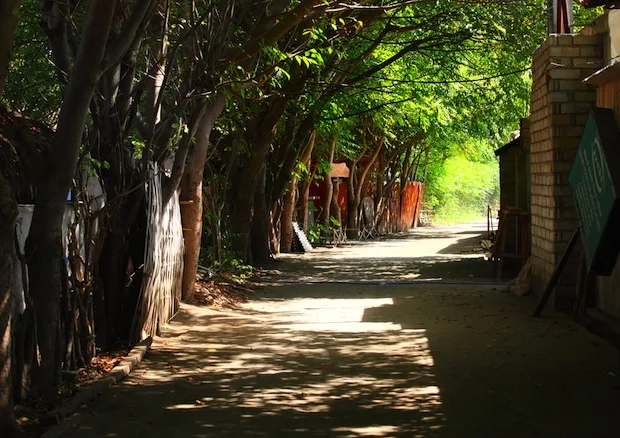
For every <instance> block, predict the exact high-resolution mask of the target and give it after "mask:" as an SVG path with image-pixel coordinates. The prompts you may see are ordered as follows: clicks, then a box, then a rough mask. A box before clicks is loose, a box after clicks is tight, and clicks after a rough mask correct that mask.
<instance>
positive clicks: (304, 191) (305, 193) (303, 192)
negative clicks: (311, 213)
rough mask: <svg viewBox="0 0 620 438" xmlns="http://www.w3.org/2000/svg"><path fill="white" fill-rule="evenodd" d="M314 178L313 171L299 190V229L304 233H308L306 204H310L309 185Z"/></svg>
mask: <svg viewBox="0 0 620 438" xmlns="http://www.w3.org/2000/svg"><path fill="white" fill-rule="evenodd" d="M313 178H314V171H313V172H312V174H311V175H310V179H309V180H308V181H306V182H304V183H303V184H302V186H301V189H300V190H299V192H300V193H299V204H300V207H299V215H300V216H301V228H302V229H303V230H304V233H307V232H308V225H309V224H308V203H309V202H310V184H312V179H313Z"/></svg>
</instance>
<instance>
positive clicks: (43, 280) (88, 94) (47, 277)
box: [26, 0, 114, 400]
mask: <svg viewBox="0 0 620 438" xmlns="http://www.w3.org/2000/svg"><path fill="white" fill-rule="evenodd" d="M113 15H114V8H110V5H109V3H108V0H93V1H92V2H91V3H90V6H89V9H88V12H87V16H86V19H85V21H84V32H83V37H82V41H81V43H80V46H79V49H78V55H77V58H76V62H75V68H74V70H73V72H72V74H71V78H70V81H69V85H68V87H67V90H66V93H65V98H64V101H63V105H62V108H61V110H60V115H59V118H58V128H57V130H56V134H55V135H54V137H53V138H52V146H51V150H50V154H49V163H48V165H49V167H48V172H47V175H46V177H45V178H44V180H43V181H42V182H41V183H40V184H39V186H38V193H37V196H36V200H35V209H34V214H33V217H32V224H31V227H30V234H29V235H28V240H27V242H26V254H27V256H26V257H27V259H28V260H29V263H28V268H29V279H30V290H31V296H32V300H33V307H34V312H35V320H36V328H37V341H38V347H39V355H40V365H39V366H38V367H37V368H36V369H35V375H34V377H35V379H36V380H35V382H36V385H37V387H38V389H39V391H40V394H41V395H42V396H43V398H44V399H47V400H52V399H54V398H55V396H56V390H57V388H58V386H59V384H60V363H61V357H62V354H61V347H60V345H61V337H60V295H61V291H62V275H61V269H65V266H64V258H63V248H62V222H63V215H64V211H65V203H66V198H67V193H68V192H69V189H70V188H71V184H72V181H73V177H74V174H75V169H76V166H77V162H78V155H79V150H80V145H81V142H82V134H83V132H84V126H85V125H86V118H87V114H88V110H89V105H90V101H91V98H92V95H93V93H94V91H95V87H96V85H97V83H98V80H99V77H100V75H101V73H102V71H101V68H102V64H103V58H104V52H105V47H106V43H107V40H108V34H109V32H110V27H111V23H112V17H113Z"/></svg>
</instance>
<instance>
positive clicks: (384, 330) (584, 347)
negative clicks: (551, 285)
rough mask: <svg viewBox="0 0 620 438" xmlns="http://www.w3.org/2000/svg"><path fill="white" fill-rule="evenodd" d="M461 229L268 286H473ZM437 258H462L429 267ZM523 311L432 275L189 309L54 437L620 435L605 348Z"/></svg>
mask: <svg viewBox="0 0 620 438" xmlns="http://www.w3.org/2000/svg"><path fill="white" fill-rule="evenodd" d="M463 231H466V230H460V231H458V230H457V231H456V232H455V230H450V231H445V232H443V231H440V230H432V231H428V230H425V231H422V232H419V233H417V234H415V235H413V236H409V237H402V238H399V239H393V240H388V241H385V242H382V243H379V244H377V243H372V244H369V245H367V244H363V245H354V246H352V247H350V248H345V249H338V250H335V251H333V252H330V253H328V252H325V251H323V252H317V253H315V254H313V255H312V256H309V257H308V256H291V257H289V258H288V260H287V262H285V263H281V264H279V265H278V268H279V269H281V270H282V271H283V273H282V276H281V277H280V278H285V279H289V280H291V279H293V278H294V274H293V269H292V268H295V269H299V270H300V271H301V277H302V278H305V279H307V280H330V279H337V280H341V279H342V278H343V277H342V272H343V271H344V272H346V278H347V279H352V280H354V281H356V282H357V281H365V280H377V279H386V281H391V280H399V279H402V280H405V281H409V280H411V279H412V278H413V279H422V278H425V277H426V278H429V277H431V278H443V279H451V280H461V279H464V280H470V279H471V278H472V277H469V275H472V274H473V275H474V278H476V279H484V275H483V274H484V273H485V272H488V271H487V269H488V265H483V264H479V265H477V264H476V263H478V262H481V260H479V259H476V258H473V257H463V255H462V254H460V253H459V252H458V251H457V250H456V249H458V248H461V247H462V246H463V245H464V246H465V247H467V246H468V245H469V243H464V242H463V240H465V239H470V240H471V238H472V236H471V234H469V233H467V232H463ZM433 233H437V235H438V236H439V237H441V238H442V239H443V238H445V239H446V240H445V241H444V242H443V243H441V244H439V243H438V240H439V239H437V240H433V241H427V240H426V239H425V238H424V236H428V235H429V234H433ZM459 233H462V234H459ZM447 235H448V236H452V237H449V238H448V237H445V236H447ZM454 245H456V246H454ZM459 245H460V246H459ZM385 248H390V249H389V251H387V252H386V251H384V249H385ZM422 248H426V249H425V250H423V249H422ZM447 248H450V249H447ZM455 248H456V249H455ZM430 249H432V250H433V251H434V253H435V254H437V255H433V253H431V252H427V253H426V255H425V254H424V251H430ZM442 251H448V253H457V254H458V256H455V258H456V259H461V260H465V261H460V262H458V261H457V262H454V264H450V263H449V262H447V261H446V262H441V265H442V266H445V269H438V268H437V267H432V266H426V265H427V264H428V265H430V264H431V263H430V262H431V261H432V259H434V260H443V258H444V257H449V255H448V254H447V253H443V252H442ZM360 254H367V255H369V256H370V257H369V258H366V259H365V258H364V257H362V256H361V255H360ZM398 254H400V255H398ZM304 260H305V261H304ZM364 260H366V261H364ZM383 263H388V264H389V266H391V268H389V269H388V268H386V267H385V266H383V265H382V264H383ZM459 263H463V265H459ZM317 264H320V267H315V266H316V265H317ZM456 266H468V267H467V269H465V268H463V270H461V268H456ZM474 266H478V268H479V269H474V268H473V267H474ZM340 268H343V269H340ZM415 270H417V272H415ZM412 273H417V274H419V276H418V277H411V276H410V275H411V274H412ZM463 275H464V277H462V276H463ZM533 305H534V302H533V301H532V300H531V299H529V298H522V297H515V296H511V295H508V294H505V293H503V292H501V291H500V290H499V287H496V286H489V285H472V284H445V283H443V284H442V283H440V282H437V283H435V284H428V283H420V284H404V285H403V284H400V285H386V284H382V285H377V284H372V285H370V284H366V285H363V284H328V283H322V284H281V285H276V286H270V287H266V288H264V289H261V290H260V291H258V292H257V293H256V294H255V298H254V299H253V300H251V301H250V302H249V303H247V304H245V305H244V306H243V308H242V309H240V310H239V311H215V310H212V309H208V308H201V307H193V306H185V307H184V308H183V309H182V311H181V313H180V314H179V315H178V317H177V318H175V320H174V322H173V323H172V324H171V326H170V327H169V329H168V330H167V331H166V333H165V335H164V336H163V337H162V338H161V339H159V340H158V341H157V342H156V343H155V344H154V348H153V351H152V353H151V354H150V355H149V357H148V359H147V360H146V361H145V362H144V363H143V365H142V366H141V367H140V368H139V369H138V370H137V371H136V372H135V373H134V374H132V375H131V376H130V377H129V378H128V379H127V380H126V381H125V382H124V383H123V384H121V385H119V386H117V387H115V388H112V390H110V391H109V392H108V393H106V394H105V395H103V396H102V397H100V398H99V399H97V400H96V401H95V402H93V403H92V405H90V406H88V407H86V408H85V409H83V410H82V412H80V413H79V414H77V415H75V416H74V417H72V418H71V420H70V421H71V426H72V431H71V432H70V433H68V434H67V435H65V436H68V437H126V436H149V437H169V436H179V437H239V436H262V437H290V436H307V437H318V436H325V437H331V436H336V437H618V436H620V418H618V413H619V412H620V385H619V383H620V382H619V380H618V377H617V376H616V372H617V371H618V353H617V351H615V350H614V349H612V348H611V347H610V346H609V345H607V344H606V343H605V342H603V341H602V340H600V339H599V338H596V337H595V336H593V335H591V334H590V333H588V332H586V331H585V330H583V329H582V328H581V327H579V326H576V325H575V324H573V323H572V322H571V321H570V320H568V319H566V318H564V317H563V316H561V315H558V314H552V313H551V312H547V314H546V316H545V317H544V318H541V319H532V318H530V317H529V316H528V315H529V313H530V312H531V310H532V306H533Z"/></svg>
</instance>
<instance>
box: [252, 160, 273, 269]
mask: <svg viewBox="0 0 620 438" xmlns="http://www.w3.org/2000/svg"><path fill="white" fill-rule="evenodd" d="M266 173H267V163H264V164H263V167H261V170H260V172H259V175H258V184H257V185H256V189H255V190H254V214H253V216H252V231H251V234H250V236H251V249H252V264H254V265H255V266H261V265H265V264H266V263H269V262H270V260H271V249H270V243H269V223H270V220H269V210H268V209H267V193H266V190H265V189H266V181H265V178H266Z"/></svg>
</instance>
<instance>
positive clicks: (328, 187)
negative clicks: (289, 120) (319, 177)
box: [320, 135, 338, 228]
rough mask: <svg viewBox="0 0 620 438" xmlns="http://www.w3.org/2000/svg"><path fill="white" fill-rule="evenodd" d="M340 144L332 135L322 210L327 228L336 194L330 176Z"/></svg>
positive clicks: (323, 221) (322, 218)
mask: <svg viewBox="0 0 620 438" xmlns="http://www.w3.org/2000/svg"><path fill="white" fill-rule="evenodd" d="M337 144H338V137H336V136H335V135H332V140H331V146H330V148H329V157H328V158H329V171H328V173H327V175H325V195H324V196H325V198H324V199H323V210H321V216H320V217H321V222H322V223H323V226H324V227H325V228H328V227H329V217H330V214H329V210H330V206H331V203H332V195H333V193H334V185H333V184H332V180H331V178H330V176H329V172H331V166H332V163H333V162H334V154H335V152H336V145H337Z"/></svg>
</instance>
